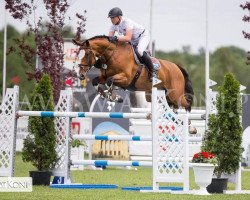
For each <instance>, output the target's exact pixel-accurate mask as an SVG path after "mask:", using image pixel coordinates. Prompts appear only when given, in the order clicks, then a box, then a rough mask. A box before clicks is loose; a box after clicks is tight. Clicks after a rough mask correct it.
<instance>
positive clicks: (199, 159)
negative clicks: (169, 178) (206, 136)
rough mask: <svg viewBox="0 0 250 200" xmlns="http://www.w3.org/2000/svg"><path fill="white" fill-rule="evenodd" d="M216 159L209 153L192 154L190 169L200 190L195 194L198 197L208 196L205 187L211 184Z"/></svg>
mask: <svg viewBox="0 0 250 200" xmlns="http://www.w3.org/2000/svg"><path fill="white" fill-rule="evenodd" d="M216 164H217V159H216V156H215V155H214V154H211V153H209V152H199V153H196V154H194V156H193V159H192V163H191V165H192V167H193V170H194V178H195V182H196V184H197V185H198V186H199V187H200V189H199V190H198V191H197V192H196V194H199V195H208V194H209V193H208V192H207V189H206V187H207V186H208V185H209V184H210V183H211V181H212V176H213V172H214V168H215V165H216Z"/></svg>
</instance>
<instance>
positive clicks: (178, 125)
mask: <svg viewBox="0 0 250 200" xmlns="http://www.w3.org/2000/svg"><path fill="white" fill-rule="evenodd" d="M18 91H19V89H18V87H17V86H15V87H14V89H7V92H6V96H5V97H4V99H3V103H2V105H1V108H0V114H1V115H0V148H1V152H0V153H1V154H0V156H1V157H0V176H7V177H9V176H14V159H15V142H16V125H17V116H41V117H55V126H56V131H57V142H58V143H57V148H56V150H57V152H58V155H59V157H60V160H59V161H58V163H57V165H56V166H55V169H53V170H52V175H54V176H60V177H64V183H66V184H67V183H68V184H70V183H71V175H70V165H71V164H79V165H89V164H91V165H96V166H98V165H101V166H110V165H111V166H118V165H119V166H152V167H153V170H152V173H153V184H152V185H153V191H159V183H161V182H165V183H167V182H181V183H183V191H184V192H188V191H189V163H188V132H187V130H188V116H187V115H176V114H175V113H173V112H172V110H171V109H170V108H169V106H168V104H167V102H166V101H165V93H164V92H163V91H157V89H156V88H153V91H152V102H153V103H152V113H151V117H152V126H151V127H152V133H153V134H152V146H153V153H152V155H153V158H152V161H151V162H147V161H145V162H140V161H107V160H100V161H98V160H75V161H74V160H72V161H71V159H70V153H69V152H70V146H71V140H72V137H71V135H70V128H71V118H72V117H86V118H93V117H101V118H121V119H122V118H131V119H146V118H148V117H149V113H90V112H71V111H72V92H71V91H69V90H66V91H62V92H61V95H60V99H59V102H58V104H57V106H56V108H55V111H54V112H53V111H18V93H19V92H18ZM173 125H174V127H175V129H171V128H169V127H171V126H173ZM73 137H76V138H77V137H82V138H84V137H85V136H73ZM88 137H89V136H88ZM84 139H99V140H108V139H111V140H115V139H116V140H118V139H119V140H121V139H124V140H132V141H135V140H136V141H142V140H145V141H149V140H151V139H150V138H143V137H137V136H132V137H124V138H118V137H117V138H114V137H111V136H109V137H103V138H101V137H99V138H98V137H97V138H93V137H89V138H87V137H85V138H84Z"/></svg>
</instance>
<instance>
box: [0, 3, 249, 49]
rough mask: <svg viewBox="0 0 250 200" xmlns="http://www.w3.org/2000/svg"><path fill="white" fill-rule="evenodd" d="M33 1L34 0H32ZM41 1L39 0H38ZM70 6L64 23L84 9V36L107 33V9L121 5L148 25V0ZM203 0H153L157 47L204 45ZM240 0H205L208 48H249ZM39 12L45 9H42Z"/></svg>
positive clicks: (1, 19) (0, 24)
mask: <svg viewBox="0 0 250 200" xmlns="http://www.w3.org/2000/svg"><path fill="white" fill-rule="evenodd" d="M35 1H36V0H35ZM37 2H38V3H37V4H38V5H42V4H41V2H42V0H37ZM69 2H70V4H71V6H70V9H69V11H68V16H70V17H71V19H72V20H71V21H69V20H67V25H71V26H73V27H75V17H74V14H75V13H76V12H78V13H83V11H84V10H87V14H86V17H87V26H86V29H87V31H86V36H87V37H92V36H95V35H100V34H107V33H108V30H109V27H110V25H111V22H110V20H109V19H108V18H107V14H108V11H109V10H110V9H111V8H113V7H116V6H118V7H120V8H121V9H122V10H123V13H124V16H126V17H128V18H131V19H133V20H134V21H137V22H138V23H140V24H142V25H144V26H145V27H146V28H148V29H149V28H150V0H119V1H118V0H90V1H87V0H69ZM205 2H206V0H153V26H152V39H154V40H155V41H156V49H158V50H159V49H161V50H167V51H169V50H175V49H177V50H180V49H181V48H182V46H184V45H190V46H191V49H192V51H193V52H197V50H198V49H199V48H200V47H205V30H206V29H205V28H206V26H205V5H206V3H205ZM244 2H245V1H243V0H208V12H209V17H208V24H209V28H208V34H209V49H210V50H211V51H214V50H215V49H216V48H218V47H220V46H228V45H235V46H238V47H241V48H243V49H245V50H250V40H246V39H244V38H243V36H242V30H246V31H249V32H250V28H249V27H250V23H244V22H242V20H241V19H242V17H243V15H244V14H249V13H247V11H243V10H242V9H241V8H240V7H239V6H240V4H242V3H244ZM0 5H1V9H2V11H1V12H0V27H1V28H2V27H3V23H4V0H0ZM39 7H41V9H40V10H39V12H40V13H45V12H44V10H43V9H42V6H39ZM7 21H8V22H9V23H11V24H13V25H15V26H16V27H17V28H18V29H19V30H20V31H23V30H25V29H26V26H25V24H24V23H23V24H22V23H20V22H19V21H14V20H13V19H12V18H11V16H9V15H8V16H7Z"/></svg>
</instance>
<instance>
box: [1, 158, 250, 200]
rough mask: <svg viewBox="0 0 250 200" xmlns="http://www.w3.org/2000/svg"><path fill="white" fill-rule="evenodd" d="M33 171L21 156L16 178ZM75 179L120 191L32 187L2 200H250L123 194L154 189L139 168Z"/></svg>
mask: <svg viewBox="0 0 250 200" xmlns="http://www.w3.org/2000/svg"><path fill="white" fill-rule="evenodd" d="M30 170H34V167H32V166H31V164H27V163H24V162H22V159H21V154H17V157H16V170H15V176H19V177H25V176H29V175H28V173H29V171H30ZM72 177H73V180H74V182H76V183H86V184H87V183H88V184H102V183H103V184H116V185H118V186H119V189H112V190H77V189H74V190H72V189H51V188H49V187H45V186H33V192H31V193H0V200H7V199H24V200H29V199H32V200H34V199H35V200H39V199H42V200H46V199H54V200H56V199H67V200H69V199H87V200H98V199H100V200H103V199H114V200H120V199H122V200H124V199H129V200H130V199H133V200H137V199H140V200H141V199H143V200H144V199H149V200H154V199H157V200H165V199H170V200H177V199H178V200H179V199H187V200H188V199H190V200H193V199H194V200H195V199H197V200H200V199H214V200H216V199H218V200H228V199H229V200H230V199H236V198H237V200H249V199H250V195H222V194H215V195H210V196H194V195H173V194H168V193H140V192H132V191H122V190H121V189H120V187H124V186H151V185H152V183H151V178H152V175H151V169H150V168H138V170H137V171H135V170H124V169H115V168H108V169H106V170H103V171H91V170H85V171H73V172H72ZM242 182H243V189H245V190H246V189H250V172H243V174H242ZM171 185H172V186H173V185H174V186H181V185H180V184H171ZM190 188H191V189H197V186H196V184H195V183H194V177H193V172H192V170H190ZM233 188H234V185H233V184H229V189H233Z"/></svg>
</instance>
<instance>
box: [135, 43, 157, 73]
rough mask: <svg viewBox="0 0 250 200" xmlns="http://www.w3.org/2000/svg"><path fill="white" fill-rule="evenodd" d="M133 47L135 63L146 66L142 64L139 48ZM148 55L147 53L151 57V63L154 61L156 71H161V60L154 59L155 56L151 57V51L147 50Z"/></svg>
mask: <svg viewBox="0 0 250 200" xmlns="http://www.w3.org/2000/svg"><path fill="white" fill-rule="evenodd" d="M131 46H132V49H133V53H134V58H135V62H136V63H137V64H138V65H142V66H144V64H143V62H142V60H141V56H140V54H139V52H138V49H137V47H136V46H134V45H131ZM146 53H147V54H148V55H149V57H150V58H151V61H152V63H153V65H154V69H155V70H157V71H158V70H159V69H160V67H161V64H160V62H159V60H158V59H157V58H155V57H153V56H152V55H151V53H150V51H149V50H146Z"/></svg>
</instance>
